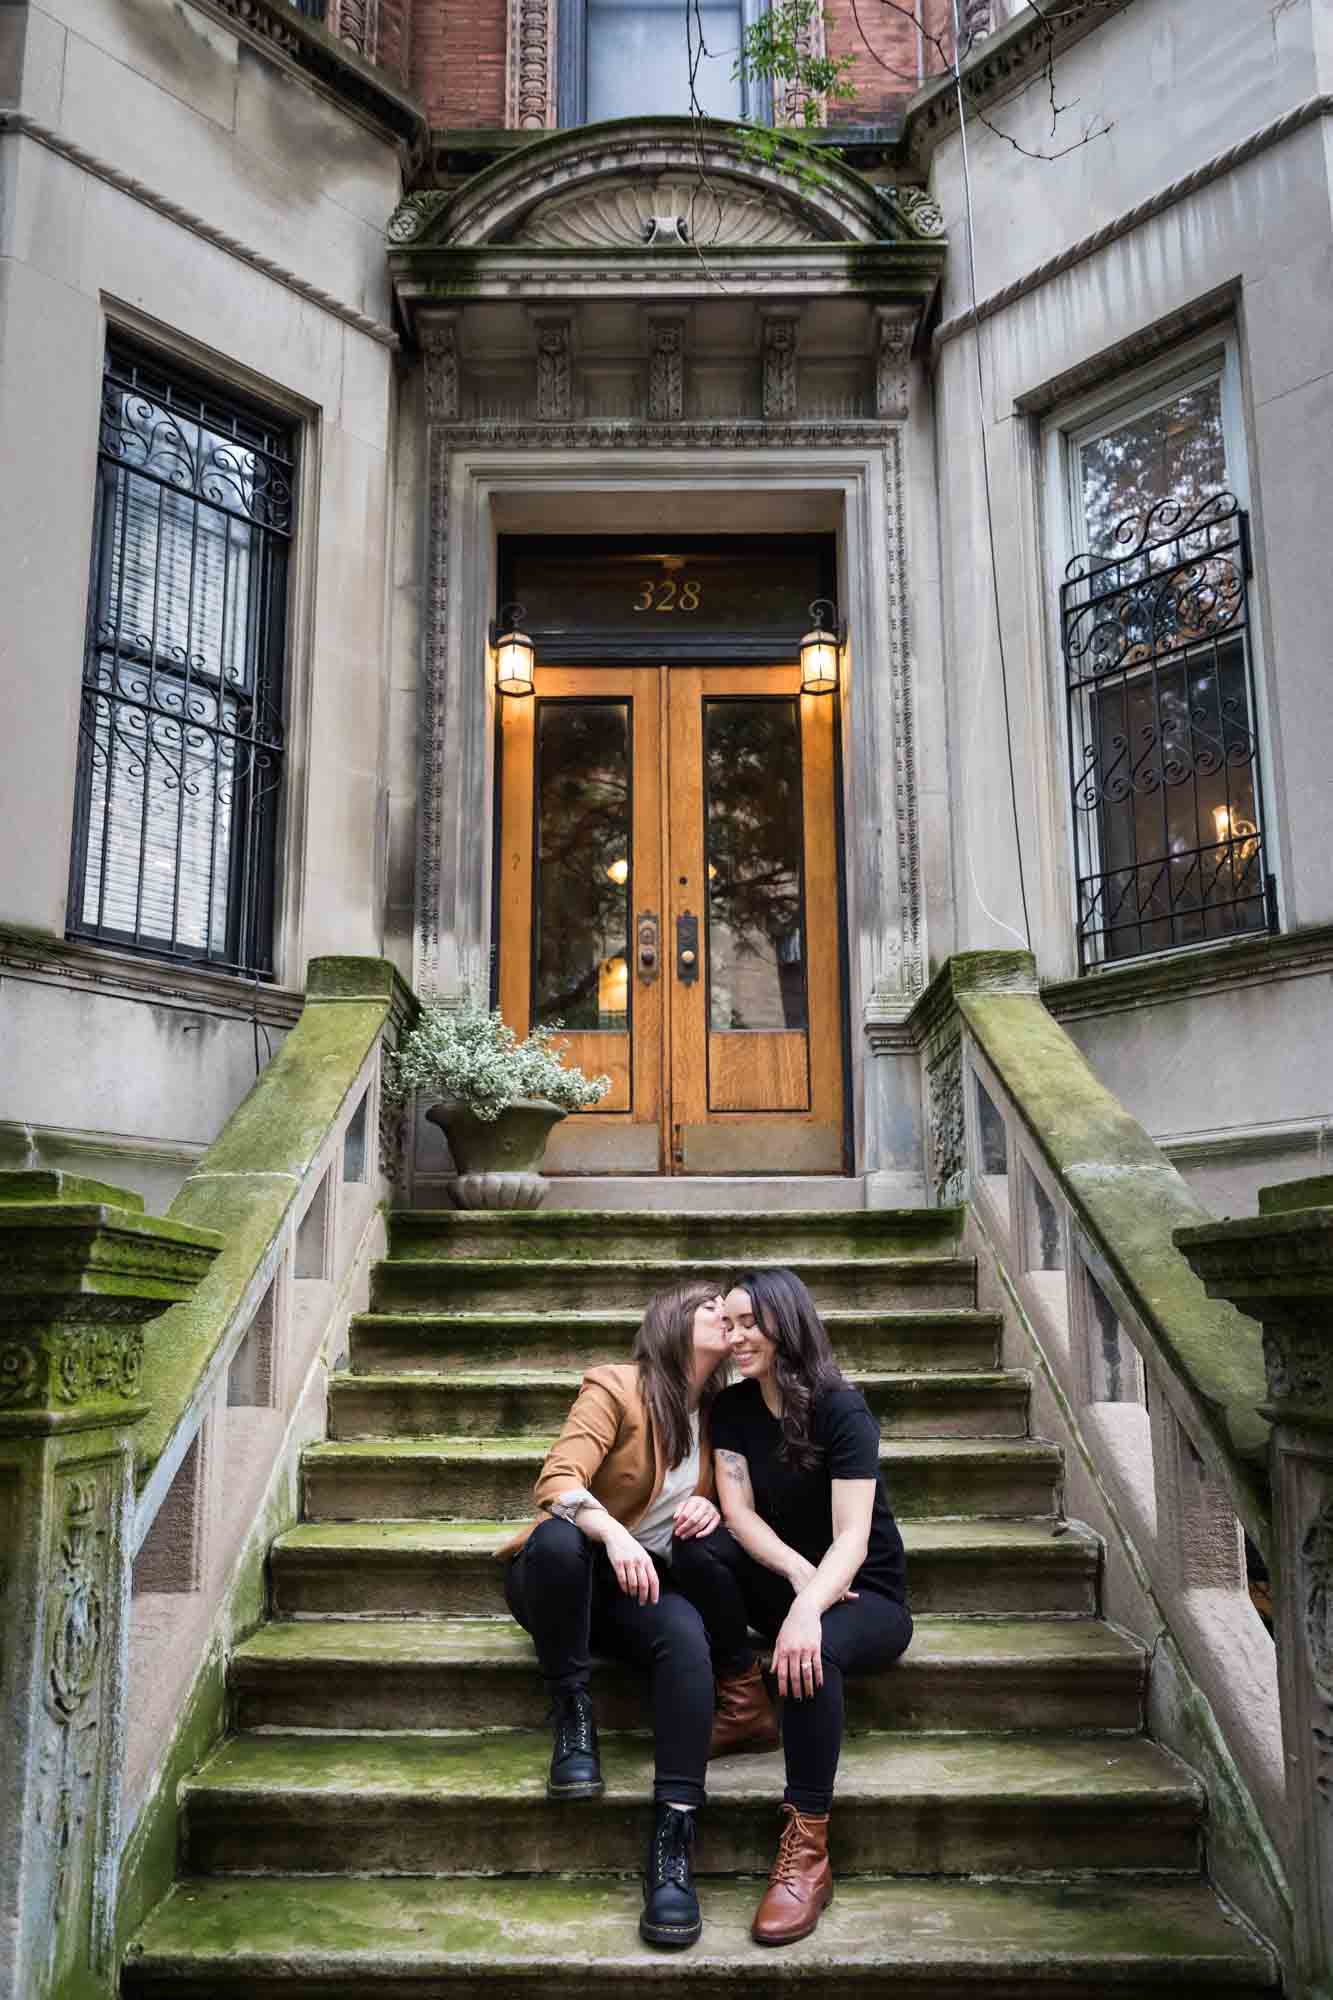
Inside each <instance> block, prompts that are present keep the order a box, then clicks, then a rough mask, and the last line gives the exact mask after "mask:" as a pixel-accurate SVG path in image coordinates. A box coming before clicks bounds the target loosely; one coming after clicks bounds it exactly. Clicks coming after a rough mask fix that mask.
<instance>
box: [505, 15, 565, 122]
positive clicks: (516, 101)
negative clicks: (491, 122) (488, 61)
mask: <svg viewBox="0 0 1333 2000" xmlns="http://www.w3.org/2000/svg"><path fill="white" fill-rule="evenodd" d="M554 48H555V6H554V0H509V23H508V35H507V39H506V53H507V61H506V63H505V124H506V125H507V126H508V128H509V130H510V131H511V132H514V131H517V132H540V131H542V130H543V129H544V128H545V127H547V126H550V125H554V124H555V63H554V61H553V60H552V57H553V53H554Z"/></svg>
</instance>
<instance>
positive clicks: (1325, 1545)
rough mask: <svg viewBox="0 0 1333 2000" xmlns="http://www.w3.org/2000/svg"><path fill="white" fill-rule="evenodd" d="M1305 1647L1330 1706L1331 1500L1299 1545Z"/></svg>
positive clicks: (1332, 1688)
mask: <svg viewBox="0 0 1333 2000" xmlns="http://www.w3.org/2000/svg"><path fill="white" fill-rule="evenodd" d="M1301 1595H1302V1597H1303V1598H1304V1601H1305V1644H1306V1650H1307V1651H1308V1653H1309V1656H1310V1671H1311V1673H1312V1674H1313V1675H1314V1682H1315V1686H1316V1687H1317V1688H1318V1690H1319V1692H1320V1695H1321V1696H1322V1697H1323V1699H1324V1700H1325V1701H1326V1702H1329V1703H1330V1704H1333V1500H1329V1501H1327V1502H1326V1503H1325V1505H1324V1507H1323V1508H1322V1509H1321V1510H1320V1512H1319V1513H1318V1514H1317V1515H1316V1516H1315V1518H1314V1520H1313V1521H1312V1522H1311V1523H1310V1526H1309V1527H1308V1528H1307V1529H1306V1531H1305V1537H1304V1539H1303V1541H1302V1542H1301Z"/></svg>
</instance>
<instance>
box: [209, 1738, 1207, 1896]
mask: <svg viewBox="0 0 1333 2000" xmlns="http://www.w3.org/2000/svg"><path fill="white" fill-rule="evenodd" d="M550 1750H551V1741H550V1734H549V1732H548V1731H545V1730H543V1731H535V1730H533V1731H527V1730H522V1731H513V1732H494V1731H492V1732H491V1733H490V1734H488V1735H485V1736H476V1737H456V1736H420V1735H411V1736H332V1737H318V1736H279V1735H269V1734H257V1735H252V1736H238V1737H233V1738H232V1739H231V1741H230V1742H228V1743H227V1744H225V1745H224V1747H223V1748H222V1750H221V1751H220V1752H219V1753H218V1755H217V1756H215V1757H214V1758H213V1759H212V1761H211V1762H210V1763H209V1764H208V1765H207V1766H206V1767H205V1769H204V1770H203V1771H202V1772H201V1773H200V1774H199V1776H198V1777H196V1778H194V1779H192V1780H191V1781H190V1783H189V1784H188V1785H187V1786H186V1788H185V1791H184V1794H183V1799H182V1804H183V1812H184V1821H183V1830H184V1842H185V1848H184V1860H185V1866H186V1868H187V1869H188V1870H189V1871H190V1872H191V1873H192V1874H196V1875H209V1874H227V1873H230V1874H241V1875H256V1874H288V1875H302V1874H305V1875H324V1874H336V1873H339V1872H342V1871H346V1872H347V1873H349V1874H357V1875H394V1874H398V1875H433V1874H438V1875H441V1876H449V1875H458V1874H468V1875H483V1874H494V1875H526V1874H534V1875H543V1874H554V1873H559V1872H561V1871H564V1872H566V1873H568V1872H571V1871H577V1872H578V1873H579V1874H585V1875H593V1874H601V1873H612V1874H614V1873H617V1872H619V1871H620V1870H622V1869H623V1868H624V1865H625V1856H626V1854H627V1853H633V1851H634V1848H635V1846H636V1844H637V1843H638V1842H639V1841H640V1840H641V1839H642V1838H643V1837H644V1833H645V1830H646V1826H647V1820H648V1808H647V1801H648V1800H649V1799H650V1798H651V1796H652V1776H653V1754H652V1745H651V1743H650V1742H649V1741H648V1740H646V1739H645V1738H643V1737H639V1736H614V1735H606V1736H603V1738H602V1771H603V1775H604V1777H605V1780H606V1793H605V1796H604V1797H603V1798H601V1799H598V1800H588V1801H584V1802H583V1806H582V1809H580V1810H573V1809H571V1807H570V1806H569V1805H568V1804H567V1803H555V1802H552V1801H551V1800H550V1799H548V1798H547V1796H546V1767H547V1762H548V1760H549V1757H550ZM782 1771H783V1766H782V1758H781V1756H780V1755H779V1754H773V1753H770V1754H768V1755H765V1756H741V1757H731V1758H726V1759H723V1760H722V1761H720V1762H718V1763H716V1764H714V1765H712V1766H711V1768H710V1770H709V1774H708V1806H707V1809H706V1811H705V1812H703V1813H702V1814H701V1815H700V1819H699V1833H698V1839H697V1842H696V1845H695V1853H694V1866H695V1869H696V1871H697V1872H698V1873H699V1874H701V1875H729V1874H735V1873H738V1872H739V1873H742V1874H755V1873H761V1872H763V1871H765V1870H766V1869H767V1868H768V1865H769V1863H770V1861H771V1859H772V1847H773V1829H774V1822H775V1816H776V1804H777V1800H778V1798H779V1797H780V1795H781V1789H782V1782H783V1779H782ZM1201 1804H1202V1793H1201V1790H1200V1788H1199V1786H1198V1783H1197V1781H1196V1780H1195V1779H1194V1778H1193V1776H1192V1774H1191V1773H1189V1772H1188V1771H1186V1769H1185V1767H1184V1766H1183V1765H1181V1764H1178V1763H1176V1762H1175V1760H1174V1759H1172V1758H1171V1757H1169V1756H1167V1755H1166V1754H1165V1753H1164V1752H1163V1751H1161V1750H1159V1749H1157V1748H1156V1746H1155V1745H1153V1744H1151V1743H1149V1742H1147V1741H1146V1740H1145V1739H1144V1738H1142V1737H1139V1738H1130V1739H1129V1740H1125V1739H1124V1738H1121V1737H1115V1736H1111V1737H1101V1738H1098V1737H1050V1736H1037V1737H1028V1736H992V1737H965V1736H924V1735H923V1736H898V1735H872V1736H861V1737H852V1738H851V1739H849V1741H848V1743H847V1744H846V1746H845V1749H844V1752H843V1757H842V1761H841V1763H840V1765H839V1767H838V1812H837V1837H838V1853H837V1860H838V1872H839V1879H840V1880H841V1879H842V1878H844V1877H846V1876H849V1875H886V1874H896V1875H967V1874H987V1875H996V1874H1004V1875H1015V1874H1023V1873H1033V1872H1041V1871H1054V1870H1057V1869H1063V1868H1067V1866H1068V1862H1069V1857H1070V1855H1071V1853H1076V1854H1077V1855H1078V1859H1079V1866H1080V1868H1082V1869H1084V1870H1087V1869H1093V1868H1098V1869H1123V1870H1131V1871H1134V1872H1136V1873H1148V1872H1150V1871H1151V1872H1157V1871H1161V1872H1163V1873H1165V1872H1168V1871H1175V1872H1178V1873H1183V1874H1189V1873H1194V1874H1197V1873H1198V1869H1199V1818H1200V1811H1201Z"/></svg>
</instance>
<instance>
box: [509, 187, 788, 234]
mask: <svg viewBox="0 0 1333 2000" xmlns="http://www.w3.org/2000/svg"><path fill="white" fill-rule="evenodd" d="M510 240H511V241H512V242H514V243H531V244H533V245H540V246H541V247H542V248H544V249H563V250H600V249H621V248H626V249H633V248H638V247H639V246H641V245H645V244H646V245H649V246H651V247H654V248H658V247H661V248H666V249H672V248H674V249H679V248H680V247H681V245H682V244H687V243H693V244H695V245H697V246H698V247H699V248H701V249H707V248H709V246H710V245H712V244H718V243H726V244H730V245H734V246H736V247H741V246H748V247H751V248H762V247H766V246H769V245H773V244H804V243H816V242H819V241H821V240H822V239H821V238H820V237H819V236H817V235H816V233H815V230H814V228H813V225H812V223H811V221H810V218H809V216H808V215H804V214H802V212H801V211H800V209H798V208H797V207H796V206H795V205H794V204H793V203H790V202H788V201H785V200H783V199H782V198H781V197H780V196H773V195H771V194H767V193H765V194H764V195H758V194H756V193H755V192H754V191H753V189H747V188H746V187H745V186H744V185H743V184H741V183H739V182H731V183H728V182H726V181H718V182H714V181H712V180H709V181H707V182H701V181H700V180H698V179H697V178H695V179H693V180H688V179H685V178H683V177H679V176H677V175H674V174H664V175H661V176H659V177H654V178H649V177H645V176H643V175H628V174H626V175H623V176H614V177H612V178H610V179H608V180H602V181H596V182H594V183H592V185H590V186H585V187H579V188H577V189H576V190H575V192H574V193H572V194H565V195H555V196H552V197H551V199H550V200H548V201H543V202H539V203H538V204H537V206H536V207H535V208H534V209H532V210H531V211H530V213H529V214H528V215H526V216H525V217H524V219H523V221H522V222H521V223H520V224H519V226H518V228H517V230H516V231H515V233H514V235H513V237H512V238H511V239H510Z"/></svg>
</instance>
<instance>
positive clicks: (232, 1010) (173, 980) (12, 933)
mask: <svg viewBox="0 0 1333 2000" xmlns="http://www.w3.org/2000/svg"><path fill="white" fill-rule="evenodd" d="M0 972H3V973H4V974H5V975H6V976H7V977H9V978H14V979H31V980H35V981H39V982H46V983H49V984H52V985H56V986H64V987H67V988H70V989H71V990H73V991H78V992H87V991H89V990H96V991H97V992H100V993H105V994H107V995H109V996H112V997H115V998H117V999H124V1000H143V1001H148V1002H151V1003H152V1004H153V1005H155V1006H159V1005H163V1004H166V1005H175V1006H179V1007H185V1008H188V1009H190V1010H192V1011H194V1012H196V1013H208V1014H215V1015H219V1016H221V1017H223V1018H227V1019H233V1020H244V1021H250V1020H255V1019H258V1020H259V1021H260V1022H261V1023H263V1024H264V1025H265V1026H266V1027H275V1028H283V1029H286V1028H290V1027H292V1026H294V1024H295V1023H296V1021H297V1020H298V1018H299V1017H300V1013H301V1009H302V1007H303V1006H304V1004H305V996H304V994H302V993H299V992H293V991H292V990H290V989H289V988H284V987H281V986H273V985H260V986H259V987H256V985H255V982H254V981H253V980H250V979H242V978H240V977H239V976H238V975H237V974H235V973H231V972H215V971H213V970H211V969H210V968H206V967H202V966H191V965H179V964H174V963H172V962H171V961H170V960H169V959H157V958H147V957H144V956H142V955H141V954H139V953H138V952H125V951H117V950H116V949H115V947H114V946H109V945H100V944H91V943H89V942H88V941H87V940H85V939H82V938H61V937H56V936H55V935H54V934H52V933H44V932H41V931H35V930H22V929H19V928H17V927H15V926H13V925H7V924H0Z"/></svg>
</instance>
